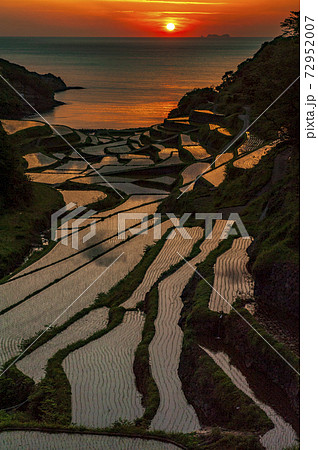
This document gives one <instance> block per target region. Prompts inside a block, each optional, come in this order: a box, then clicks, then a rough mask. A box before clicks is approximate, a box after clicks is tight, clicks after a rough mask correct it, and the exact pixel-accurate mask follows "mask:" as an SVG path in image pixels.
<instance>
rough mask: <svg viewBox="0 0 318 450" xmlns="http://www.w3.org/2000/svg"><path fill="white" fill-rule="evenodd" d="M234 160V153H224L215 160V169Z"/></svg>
mask: <svg viewBox="0 0 318 450" xmlns="http://www.w3.org/2000/svg"><path fill="white" fill-rule="evenodd" d="M232 158H233V153H223V154H222V155H219V156H217V157H216V158H215V163H214V165H215V168H217V167H219V166H221V165H222V164H224V163H226V162H228V161H230V160H231V159H232Z"/></svg>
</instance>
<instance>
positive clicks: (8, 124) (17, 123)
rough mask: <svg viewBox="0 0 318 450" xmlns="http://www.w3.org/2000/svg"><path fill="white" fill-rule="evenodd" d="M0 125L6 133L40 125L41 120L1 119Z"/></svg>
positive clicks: (41, 124) (41, 123)
mask: <svg viewBox="0 0 318 450" xmlns="http://www.w3.org/2000/svg"><path fill="white" fill-rule="evenodd" d="M1 125H2V126H3V129H4V131H5V132H6V133H7V134H14V133H16V132H17V131H21V130H25V129H26V128H33V127H41V126H43V125H44V123H43V122H37V121H34V120H4V119H1Z"/></svg>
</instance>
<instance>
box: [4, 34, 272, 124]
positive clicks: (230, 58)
mask: <svg viewBox="0 0 318 450" xmlns="http://www.w3.org/2000/svg"><path fill="white" fill-rule="evenodd" d="M269 39H271V38H268V37H231V38H229V39H213V38H212V39H208V38H200V37H194V38H139V37H135V38H125V37H122V38H107V37H105V38H101V37H97V38H91V37H90V38H86V37H77V38H75V37H66V38H63V37H27V38H25V37H0V55H1V57H2V58H4V59H7V60H9V61H10V62H13V63H16V64H21V65H23V66H25V67H26V68H27V69H28V70H32V71H36V72H39V73H48V72H51V73H53V74H54V75H57V76H60V77H61V78H62V79H63V80H64V81H65V83H66V84H67V85H68V86H81V87H83V88H84V89H82V90H68V91H65V92H59V93H57V94H56V96H55V98H56V100H59V101H61V102H63V103H64V105H61V106H58V107H56V108H54V109H53V110H51V111H49V112H47V113H45V114H43V117H44V118H45V119H46V120H48V121H49V122H50V123H52V124H64V125H69V126H71V127H74V128H117V129H121V128H130V127H146V126H150V125H153V124H154V123H158V122H161V121H162V120H163V119H164V118H165V117H166V116H167V114H168V112H169V111H170V110H171V109H173V108H175V107H176V106H177V103H178V101H179V100H180V98H181V97H182V96H183V95H184V94H185V93H186V92H189V91H191V90H192V89H195V88H203V87H207V86H216V85H218V84H220V82H221V79H222V75H223V74H224V73H225V72H226V71H227V70H236V68H237V65H238V64H240V63H241V62H242V61H243V60H245V59H246V58H250V57H252V56H253V55H254V54H255V53H256V51H257V50H258V49H259V48H260V46H261V44H262V43H263V42H265V41H266V40H269ZM30 117H34V115H31V116H30Z"/></svg>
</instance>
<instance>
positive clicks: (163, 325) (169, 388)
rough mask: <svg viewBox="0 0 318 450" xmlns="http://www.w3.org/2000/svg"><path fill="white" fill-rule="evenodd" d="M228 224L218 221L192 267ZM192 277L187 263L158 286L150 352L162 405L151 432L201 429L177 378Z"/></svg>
mask: <svg viewBox="0 0 318 450" xmlns="http://www.w3.org/2000/svg"><path fill="white" fill-rule="evenodd" d="M225 224H226V221H223V220H219V221H216V223H215V226H214V228H213V233H212V239H205V240H204V241H203V243H202V244H201V246H200V253H199V254H198V255H197V256H196V257H195V258H193V259H192V260H191V261H190V264H191V265H192V266H194V267H195V265H196V264H198V263H200V262H201V261H204V260H205V258H206V257H207V255H208V254H209V253H210V252H211V251H212V250H213V249H215V248H216V247H217V245H218V243H219V239H220V236H221V233H222V232H223V229H224V226H225ZM188 231H189V230H188ZM191 234H192V237H193V240H192V243H193V244H194V242H196V241H197V240H198V239H200V237H201V236H202V230H200V229H199V228H193V229H192V230H191ZM180 253H181V252H180ZM192 274H193V269H192V268H191V267H190V266H189V265H188V264H186V263H185V264H184V265H183V266H182V267H181V268H180V269H178V270H177V271H176V272H174V273H173V274H172V275H170V276H169V277H168V278H165V279H164V280H163V281H161V282H160V283H159V286H158V290H159V305H158V316H157V318H156V320H155V328H156V333H155V336H154V338H153V340H152V342H151V343H150V346H149V353H150V364H151V370H152V375H153V377H154V379H155V382H156V384H157V386H158V389H159V393H160V406H159V409H158V411H157V413H156V415H155V417H154V419H153V420H152V423H151V429H155V430H165V431H173V432H183V433H188V432H192V431H195V430H198V429H199V428H200V424H199V421H198V418H197V415H196V413H195V411H194V409H193V408H192V406H190V405H189V404H188V403H187V400H186V398H185V396H184V393H183V391H182V385H181V381H180V379H179V376H178V367H179V361H180V354H181V347H182V339H183V332H182V330H181V328H180V327H179V326H178V321H179V319H180V313H181V309H182V307H183V303H182V300H181V294H182V292H183V290H184V288H185V286H186V284H187V282H188V281H189V279H190V277H191V276H192Z"/></svg>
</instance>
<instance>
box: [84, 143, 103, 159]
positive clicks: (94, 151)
mask: <svg viewBox="0 0 318 450" xmlns="http://www.w3.org/2000/svg"><path fill="white" fill-rule="evenodd" d="M105 148H106V145H105V144H101V145H93V146H90V147H84V148H83V149H81V151H82V152H83V153H84V154H85V153H86V154H87V155H96V156H100V155H105ZM77 156H78V155H77Z"/></svg>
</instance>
